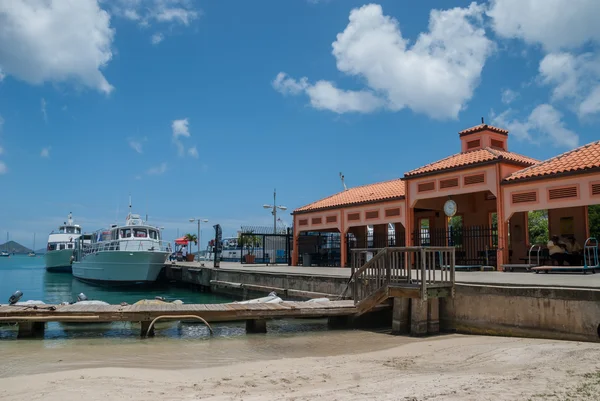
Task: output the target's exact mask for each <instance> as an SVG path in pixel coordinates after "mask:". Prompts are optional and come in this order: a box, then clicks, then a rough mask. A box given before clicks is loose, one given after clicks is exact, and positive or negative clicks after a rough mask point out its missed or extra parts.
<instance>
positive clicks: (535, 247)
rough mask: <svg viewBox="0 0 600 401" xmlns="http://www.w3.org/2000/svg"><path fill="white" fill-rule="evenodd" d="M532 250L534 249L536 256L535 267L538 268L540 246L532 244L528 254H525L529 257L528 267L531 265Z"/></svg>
mask: <svg viewBox="0 0 600 401" xmlns="http://www.w3.org/2000/svg"><path fill="white" fill-rule="evenodd" d="M534 249H535V252H536V256H537V263H536V264H535V265H536V266H539V265H540V253H541V252H542V247H541V246H540V245H538V244H533V245H531V247H530V248H529V252H528V253H527V255H528V256H529V265H530V266H531V265H532V263H531V256H532V254H533V252H534Z"/></svg>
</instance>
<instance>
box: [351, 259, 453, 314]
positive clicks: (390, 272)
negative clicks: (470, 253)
mask: <svg viewBox="0 0 600 401" xmlns="http://www.w3.org/2000/svg"><path fill="white" fill-rule="evenodd" d="M454 272H455V248H454V247H394V248H391V247H388V248H379V249H373V248H366V249H353V250H352V257H351V277H352V278H351V280H352V289H353V298H354V303H355V304H358V303H360V302H361V301H362V300H364V299H366V298H368V297H370V296H371V295H373V294H375V293H376V292H377V291H379V290H380V289H382V288H384V287H386V286H388V285H403V286H406V287H412V288H419V289H420V296H421V298H422V299H427V293H428V292H427V289H428V288H434V287H438V288H442V287H454V280H455V276H454Z"/></svg>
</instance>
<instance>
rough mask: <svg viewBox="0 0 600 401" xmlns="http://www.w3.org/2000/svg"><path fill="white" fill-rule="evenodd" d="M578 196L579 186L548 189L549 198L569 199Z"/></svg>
mask: <svg viewBox="0 0 600 401" xmlns="http://www.w3.org/2000/svg"><path fill="white" fill-rule="evenodd" d="M569 198H577V187H576V186H573V187H563V188H553V189H549V190H548V199H550V200H556V199H569Z"/></svg>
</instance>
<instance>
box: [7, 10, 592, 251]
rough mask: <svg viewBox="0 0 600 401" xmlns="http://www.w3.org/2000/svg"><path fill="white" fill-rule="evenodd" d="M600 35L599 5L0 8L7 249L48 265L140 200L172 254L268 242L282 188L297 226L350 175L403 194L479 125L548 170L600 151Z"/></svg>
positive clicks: (358, 181)
mask: <svg viewBox="0 0 600 401" xmlns="http://www.w3.org/2000/svg"><path fill="white" fill-rule="evenodd" d="M550 3H552V4H550ZM573 3H577V4H576V6H574V5H573ZM598 16H600V3H599V2H597V1H596V0H577V1H572V0H569V1H567V0H552V1H544V2H542V1H539V0H519V1H517V0H491V1H487V2H483V1H482V2H479V3H471V2H468V1H458V0H454V1H451V2H450V1H422V2H398V1H379V2H377V3H365V2H360V1H353V0H327V1H324V0H321V1H317V0H312V1H311V0H289V1H280V0H270V1H267V0H265V1H259V2H247V1H229V2H224V1H208V0H206V1H201V0H198V1H191V0H114V1H108V0H78V1H74V0H73V1H70V2H69V1H59V0H55V1H41V0H14V1H12V2H4V3H1V4H0V116H1V117H0V122H1V124H0V188H2V190H1V192H2V196H1V197H0V239H1V240H0V242H2V240H4V238H5V236H6V232H7V231H9V232H10V233H11V239H14V240H16V241H19V242H22V243H23V244H25V245H30V244H31V241H32V239H33V238H32V237H33V233H34V232H35V233H37V244H36V247H42V246H43V245H44V242H45V239H46V235H47V233H48V232H49V231H51V230H52V229H54V228H56V226H57V225H58V224H60V223H61V222H62V221H64V219H65V216H66V215H67V213H68V212H70V211H72V212H73V213H74V215H75V218H76V220H77V221H78V222H80V223H81V224H83V225H84V229H85V230H95V229H98V228H101V227H103V226H106V225H108V224H110V223H113V222H115V221H116V220H118V221H119V222H121V221H123V220H124V218H125V215H126V208H127V199H128V196H129V194H131V196H132V198H133V205H134V210H136V211H137V212H139V213H141V214H145V213H148V215H149V218H150V219H149V220H150V222H151V223H154V224H156V225H159V226H163V227H165V238H166V239H172V238H174V237H175V236H176V233H177V230H178V229H179V232H180V233H184V232H187V231H194V230H195V226H194V225H192V224H191V223H189V222H188V219H189V218H190V217H197V216H200V217H204V218H207V219H209V220H210V223H209V224H206V227H205V228H204V229H203V236H204V238H205V239H207V238H208V237H210V236H211V235H212V229H211V227H210V226H212V224H216V223H220V224H221V225H222V226H223V228H224V233H225V235H231V234H234V233H235V232H236V230H237V229H239V227H240V225H242V224H244V225H246V224H248V225H270V224H272V216H271V215H270V214H269V212H268V211H266V210H264V209H263V208H262V205H263V204H265V203H271V202H272V193H273V189H274V188H277V193H278V203H279V204H282V205H285V206H287V207H288V208H289V209H290V210H292V209H294V208H296V207H299V206H302V205H304V204H306V203H309V202H312V201H314V200H316V199H319V198H322V197H324V196H327V195H330V194H332V193H335V192H337V191H339V190H341V189H342V187H341V183H340V180H339V176H338V174H339V172H340V171H341V172H343V173H344V175H345V177H346V183H347V185H348V186H356V185H362V184H366V183H370V182H375V181H381V180H386V179H392V178H397V177H401V176H402V175H403V173H404V172H405V171H408V170H410V169H412V168H415V167H418V166H421V165H423V164H426V163H429V162H432V161H435V160H437V159H439V158H442V157H445V156H447V155H449V154H451V153H456V152H458V151H459V150H460V148H459V140H458V135H457V133H458V131H460V130H462V129H464V128H467V127H469V126H472V125H476V124H478V123H479V122H480V119H481V117H485V119H486V122H489V123H493V124H495V125H498V126H500V127H502V128H507V129H509V130H510V131H511V136H510V142H509V147H510V150H511V151H514V152H517V153H522V154H526V155H529V156H532V157H536V158H539V159H544V158H548V157H551V156H554V155H556V154H558V153H562V152H564V151H566V150H569V149H571V148H573V147H575V146H577V145H582V144H585V143H588V142H591V141H594V140H597V139H599V137H600V136H599V135H598V122H599V119H598V116H599V115H600V114H599V113H600V67H598V65H600V63H598V61H600V60H599V58H600V52H599V51H598V45H599V43H600V27H599V26H598V25H597V24H596V20H597V18H598ZM2 27H4V28H2ZM280 217H282V219H283V220H284V221H285V222H287V223H288V224H290V223H291V216H290V215H289V213H285V214H282V215H281V216H280Z"/></svg>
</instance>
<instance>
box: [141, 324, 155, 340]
mask: <svg viewBox="0 0 600 401" xmlns="http://www.w3.org/2000/svg"><path fill="white" fill-rule="evenodd" d="M150 323H151V322H149V321H147V322H140V324H141V326H142V330H141V333H140V337H142V338H145V337H154V326H152V330H150V333H148V327H150Z"/></svg>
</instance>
